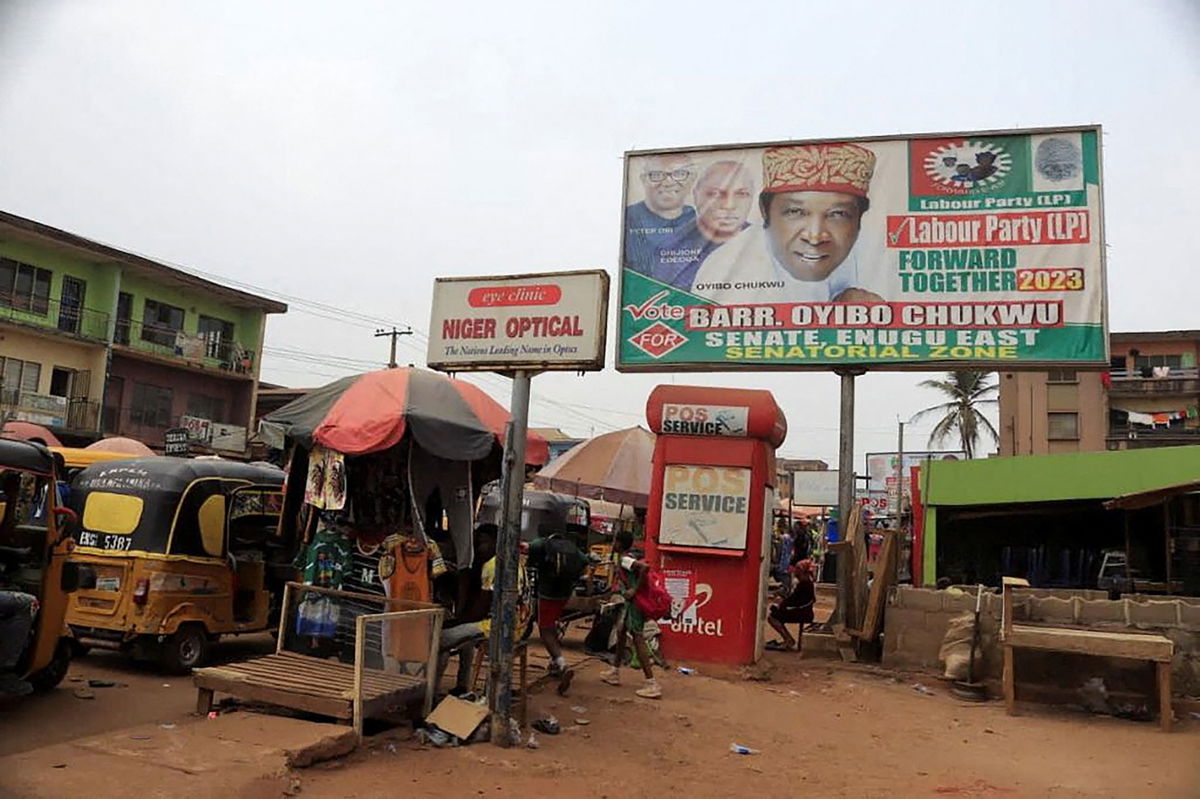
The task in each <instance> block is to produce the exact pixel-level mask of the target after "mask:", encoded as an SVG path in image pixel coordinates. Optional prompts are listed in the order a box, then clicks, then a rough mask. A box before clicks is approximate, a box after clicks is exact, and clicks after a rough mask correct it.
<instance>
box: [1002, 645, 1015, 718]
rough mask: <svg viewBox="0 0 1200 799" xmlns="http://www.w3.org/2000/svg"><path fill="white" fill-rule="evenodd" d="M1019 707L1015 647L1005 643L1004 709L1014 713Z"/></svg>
mask: <svg viewBox="0 0 1200 799" xmlns="http://www.w3.org/2000/svg"><path fill="white" fill-rule="evenodd" d="M1016 709H1017V684H1016V675H1014V674H1013V648H1012V646H1011V645H1009V644H1007V643H1006V644H1005V645H1004V710H1005V711H1006V712H1007V713H1008V715H1010V716H1011V715H1013V713H1015V712H1016Z"/></svg>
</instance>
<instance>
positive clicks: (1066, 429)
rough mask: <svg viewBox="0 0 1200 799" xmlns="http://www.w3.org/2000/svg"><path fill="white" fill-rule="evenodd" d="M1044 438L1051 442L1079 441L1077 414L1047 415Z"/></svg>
mask: <svg viewBox="0 0 1200 799" xmlns="http://www.w3.org/2000/svg"><path fill="white" fill-rule="evenodd" d="M1047 418H1048V424H1047V433H1046V438H1048V439H1050V440H1051V441H1077V440H1078V439H1079V414H1077V413H1051V414H1047Z"/></svg>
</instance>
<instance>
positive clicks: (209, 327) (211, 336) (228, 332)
mask: <svg viewBox="0 0 1200 799" xmlns="http://www.w3.org/2000/svg"><path fill="white" fill-rule="evenodd" d="M199 332H200V338H202V339H204V357H206V358H216V359H219V360H222V361H224V360H228V359H229V345H230V344H232V343H233V323H232V322H226V321H225V320H224V319H214V318H213V317H211V316H201V317H200V331H199Z"/></svg>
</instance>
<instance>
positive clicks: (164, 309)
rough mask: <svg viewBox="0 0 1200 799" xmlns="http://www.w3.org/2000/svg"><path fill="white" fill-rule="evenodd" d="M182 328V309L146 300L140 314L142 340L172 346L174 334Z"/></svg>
mask: <svg viewBox="0 0 1200 799" xmlns="http://www.w3.org/2000/svg"><path fill="white" fill-rule="evenodd" d="M181 330H183V309H182V308H176V307H175V306H174V305H167V304H166V303H165V302H158V301H157V300H146V310H145V313H143V314H142V341H149V342H150V343H151V344H158V345H159V346H162V347H174V346H175V336H176V334H177V333H179V331H181Z"/></svg>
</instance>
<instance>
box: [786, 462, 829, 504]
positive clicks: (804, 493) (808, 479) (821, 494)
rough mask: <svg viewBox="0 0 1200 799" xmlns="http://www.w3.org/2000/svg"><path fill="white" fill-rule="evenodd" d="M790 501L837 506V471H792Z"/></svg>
mask: <svg viewBox="0 0 1200 799" xmlns="http://www.w3.org/2000/svg"><path fill="white" fill-rule="evenodd" d="M792 502H794V503H795V504H797V505H818V506H824V507H830V508H836V507H837V506H838V473H837V472H836V471H825V472H792Z"/></svg>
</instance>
